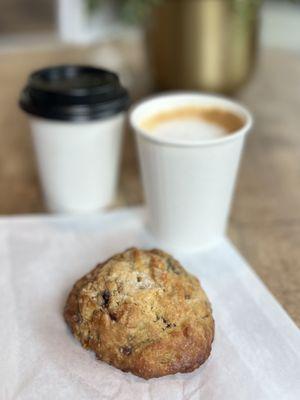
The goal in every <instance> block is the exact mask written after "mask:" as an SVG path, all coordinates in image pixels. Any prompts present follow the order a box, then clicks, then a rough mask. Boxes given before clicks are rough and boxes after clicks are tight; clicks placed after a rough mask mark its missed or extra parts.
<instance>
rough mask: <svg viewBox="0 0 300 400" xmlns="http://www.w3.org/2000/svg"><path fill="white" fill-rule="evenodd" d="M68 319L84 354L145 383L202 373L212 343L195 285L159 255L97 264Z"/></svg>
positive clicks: (74, 295)
mask: <svg viewBox="0 0 300 400" xmlns="http://www.w3.org/2000/svg"><path fill="white" fill-rule="evenodd" d="M64 317H65V320H66V322H67V324H68V325H69V326H70V328H71V330H72V332H73V334H74V335H75V336H76V338H77V339H78V340H80V342H81V344H82V345H83V347H85V348H87V349H91V350H93V351H94V352H95V353H96V355H97V357H98V358H99V359H100V360H103V361H105V362H107V363H109V364H111V365H114V366H115V367H117V368H119V369H121V370H122V371H126V372H129V371H130V372H132V373H133V374H135V375H138V376H140V377H143V378H145V379H149V378H154V377H159V376H163V375H168V374H175V373H177V372H190V371H193V370H194V369H195V368H198V367H199V366H200V365H201V364H202V363H204V362H205V360H206V359H207V358H208V356H209V354H210V351H211V344H212V341H213V337H214V320H213V317H212V311H211V307H210V303H209V301H208V299H207V297H206V294H205V292H204V291H203V289H202V288H201V286H200V283H199V281H198V279H197V278H195V277H194V276H193V275H191V274H189V273H188V272H186V271H185V269H184V268H183V267H182V266H181V265H180V264H179V263H178V261H176V260H174V258H172V257H171V256H170V255H168V254H166V253H164V252H163V251H160V250H150V251H146V250H138V249H135V248H132V249H129V250H127V251H125V252H124V253H120V254H117V255H115V256H113V257H112V258H110V259H109V260H107V261H105V262H104V263H102V264H99V265H97V266H96V268H94V269H93V270H92V271H91V272H90V273H89V274H87V275H85V276H84V277H83V278H81V279H80V280H79V281H78V282H77V283H76V284H75V285H74V287H73V289H72V291H71V293H70V294H69V297H68V300H67V303H66V306H65V311H64Z"/></svg>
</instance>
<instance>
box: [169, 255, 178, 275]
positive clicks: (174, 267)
mask: <svg viewBox="0 0 300 400" xmlns="http://www.w3.org/2000/svg"><path fill="white" fill-rule="evenodd" d="M167 270H168V271H172V272H174V274H176V275H180V274H181V271H180V268H179V267H178V265H177V264H176V261H174V260H172V259H171V258H168V260H167Z"/></svg>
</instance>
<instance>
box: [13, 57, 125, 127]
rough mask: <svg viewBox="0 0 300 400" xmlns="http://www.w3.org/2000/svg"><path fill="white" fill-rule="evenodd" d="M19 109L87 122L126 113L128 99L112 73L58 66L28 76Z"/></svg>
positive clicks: (40, 114) (43, 115) (101, 70)
mask: <svg viewBox="0 0 300 400" xmlns="http://www.w3.org/2000/svg"><path fill="white" fill-rule="evenodd" d="M20 106H21V108H22V109H23V110H24V111H26V112H28V113H29V114H33V115H36V116H38V117H42V118H47V119H54V120H61V121H91V120H97V119H102V118H106V117H109V116H112V115H114V114H117V113H119V112H122V111H125V110H127V108H128V106H129V96H128V92H127V90H126V89H125V88H124V87H122V85H121V83H120V81H119V78H118V76H117V75H116V74H115V73H113V72H110V71H106V70H104V69H99V68H94V67H90V66H81V65H60V66H54V67H49V68H45V69H41V70H39V71H36V72H33V73H32V74H31V75H30V76H29V78H28V82H27V85H26V87H25V88H24V89H23V91H22V93H21V97H20Z"/></svg>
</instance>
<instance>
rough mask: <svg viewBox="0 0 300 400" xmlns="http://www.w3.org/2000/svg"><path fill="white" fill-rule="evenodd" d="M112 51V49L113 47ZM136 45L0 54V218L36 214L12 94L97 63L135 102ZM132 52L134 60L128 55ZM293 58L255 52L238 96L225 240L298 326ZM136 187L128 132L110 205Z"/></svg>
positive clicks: (141, 89)
mask: <svg viewBox="0 0 300 400" xmlns="http://www.w3.org/2000/svg"><path fill="white" fill-rule="evenodd" d="M116 47H117V48H118V52H116V51H115V48H116ZM141 49H142V46H141V42H140V41H136V42H134V41H128V42H124V43H118V42H115V43H103V44H101V46H93V47H90V48H81V49H78V48H71V47H53V48H51V47H49V48H48V49H38V50H36V49H35V50H26V51H24V52H20V51H19V52H14V53H13V52H12V53H6V54H4V53H2V54H1V53H0V82H1V91H0V104H1V108H0V214H6V215H7V214H21V213H35V212H43V211H44V209H43V204H42V196H41V193H40V189H39V184H38V178H37V173H36V168H35V164H34V157H33V151H32V148H31V142H30V136H29V131H28V126H27V121H26V118H25V116H24V115H23V114H22V113H21V112H20V111H19V110H18V107H17V100H18V96H19V92H20V90H21V87H22V85H23V84H24V82H25V79H26V77H27V75H28V73H29V72H30V71H31V70H33V69H36V68H39V67H41V66H44V65H48V64H55V63H63V62H82V61H83V60H84V62H85V63H87V62H93V63H101V65H103V66H106V67H110V68H113V69H115V70H117V71H119V72H120V73H121V75H122V77H123V80H124V81H125V82H126V83H127V84H128V85H129V86H130V87H131V88H132V92H133V96H134V98H139V97H141V96H144V95H145V94H146V93H147V90H148V89H147V88H148V87H149V85H148V80H147V76H148V74H147V65H146V58H145V57H144V54H143V51H142V50H141ZM131 54H134V57H132V56H130V55H131ZM299 87H300V57H299V56H298V55H296V54H293V53H289V52H287V51H283V50H269V49H268V50H262V51H261V54H260V56H259V61H258V65H257V68H256V71H255V73H254V76H253V77H252V80H251V82H250V83H249V84H248V85H247V87H246V88H244V89H243V90H242V92H240V93H239V95H238V98H239V99H240V100H242V101H243V103H244V104H245V105H246V106H248V107H249V108H250V109H251V110H252V112H253V113H254V117H255V128H254V131H253V133H252V134H251V135H250V137H249V140H248V144H247V147H246V152H245V155H244V158H243V162H242V166H241V171H240V175H239V180H238V185H237V190H236V196H235V200H234V204H233V210H232V215H231V218H230V224H229V236H230V238H231V239H232V240H233V242H234V243H235V245H236V246H237V248H238V249H239V250H240V252H241V253H242V254H243V255H244V256H245V258H246V259H247V260H248V261H249V263H250V264H251V265H252V267H253V268H254V269H255V271H256V272H257V274H258V275H259V276H260V277H261V278H262V280H263V281H264V282H265V284H266V286H267V287H268V288H269V289H270V291H271V292H272V293H273V294H274V296H275V297H276V298H277V300H278V301H279V302H280V303H281V304H282V305H283V307H284V308H285V309H286V311H287V312H288V313H289V314H290V316H291V317H292V318H293V319H294V321H295V322H296V323H297V324H298V326H300V312H299V310H300V262H299V259H300V185H299V183H300V162H299V160H300V134H299V125H300V111H299V110H300V95H299ZM141 201H142V190H141V186H140V179H139V174H138V167H137V160H136V154H135V151H134V146H133V142H132V137H131V135H130V133H128V134H127V140H126V141H125V151H124V157H123V165H122V172H121V179H120V188H119V194H118V199H117V201H116V204H115V206H122V205H123V206H126V205H135V204H139V203H140V202H141Z"/></svg>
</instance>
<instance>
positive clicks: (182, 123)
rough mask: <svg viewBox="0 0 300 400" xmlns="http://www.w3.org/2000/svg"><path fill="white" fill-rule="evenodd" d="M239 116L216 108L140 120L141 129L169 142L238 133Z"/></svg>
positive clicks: (191, 108)
mask: <svg viewBox="0 0 300 400" xmlns="http://www.w3.org/2000/svg"><path fill="white" fill-rule="evenodd" d="M244 123H245V122H244V120H243V118H242V117H240V116H239V115H237V114H235V113H233V112H231V111H229V110H226V109H223V108H217V107H200V106H182V107H178V108H174V109H171V110H168V111H161V112H157V113H156V114H153V115H152V116H149V117H147V118H145V119H143V120H142V121H141V122H140V127H141V128H142V129H144V130H145V131H147V132H148V133H152V134H153V135H156V136H159V137H160V138H161V139H165V140H168V141H172V140H174V141H177V140H187V141H191V142H193V141H199V140H200V141H201V140H211V139H217V138H220V137H223V136H226V135H230V134H231V133H234V132H236V131H238V130H239V129H241V128H242V127H243V125H244Z"/></svg>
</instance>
